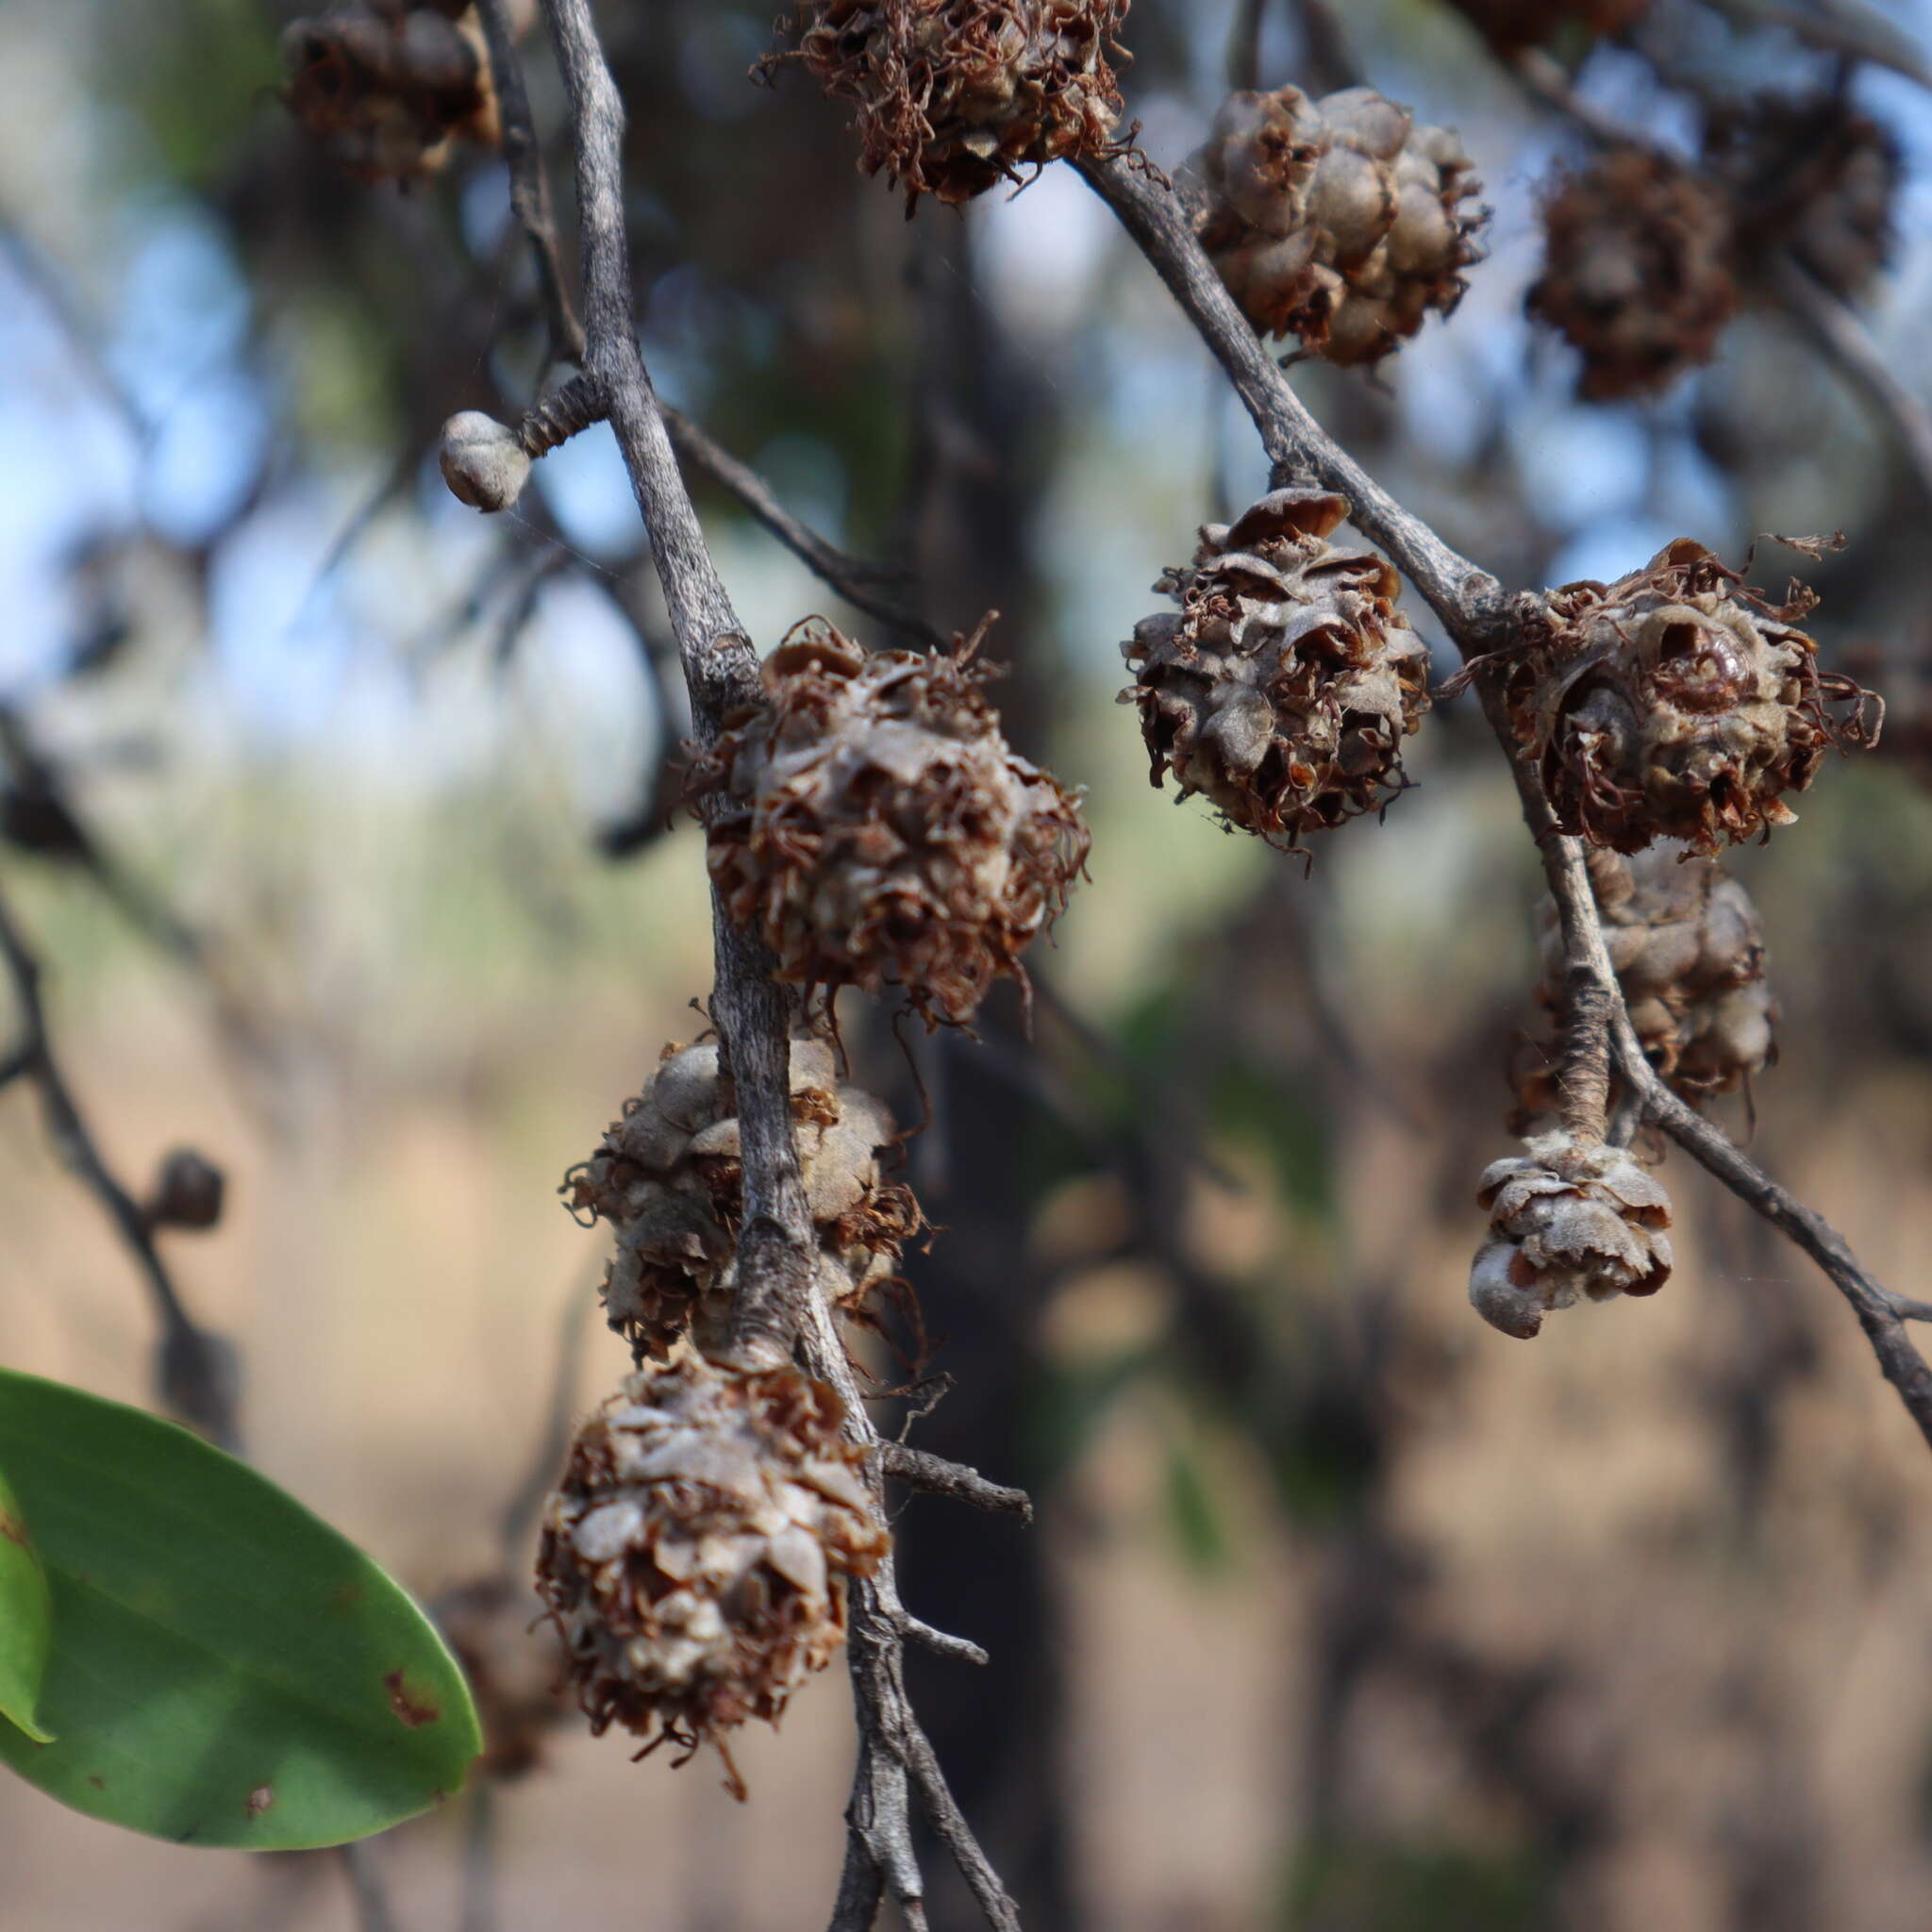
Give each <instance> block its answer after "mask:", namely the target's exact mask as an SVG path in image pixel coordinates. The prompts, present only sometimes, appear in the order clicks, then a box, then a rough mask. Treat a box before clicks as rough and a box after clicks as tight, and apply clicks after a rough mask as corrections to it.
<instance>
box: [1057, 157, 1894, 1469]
mask: <svg viewBox="0 0 1932 1932" xmlns="http://www.w3.org/2000/svg"><path fill="white" fill-rule="evenodd" d="M1075 165H1076V166H1077V167H1078V168H1079V170H1080V172H1081V174H1082V175H1084V176H1085V177H1086V179H1087V182H1088V184H1089V186H1090V187H1091V188H1092V189H1093V190H1094V192H1096V193H1097V194H1099V195H1100V196H1101V198H1102V199H1103V200H1104V201H1106V202H1107V203H1108V206H1109V207H1111V208H1113V210H1114V212H1115V214H1116V215H1117V216H1119V218H1120V221H1121V223H1122V225H1123V226H1124V227H1125V228H1126V230H1127V232H1128V233H1129V234H1130V235H1131V236H1132V237H1133V239H1134V240H1135V242H1137V243H1138V244H1139V245H1140V248H1141V252H1142V254H1144V255H1145V256H1146V257H1147V258H1148V260H1149V262H1150V264H1151V265H1152V266H1153V268H1154V269H1155V271H1156V272H1157V273H1158V275H1159V276H1160V278H1161V279H1162V281H1164V282H1165V283H1166V284H1167V286H1168V288H1169V289H1170V290H1171V291H1173V292H1174V297H1175V299H1176V300H1177V301H1179V303H1180V304H1181V307H1182V308H1184V309H1185V310H1186V311H1187V313H1188V315H1189V317H1190V318H1191V320H1192V321H1193V323H1194V325H1195V327H1196V328H1197V329H1198V330H1199V331H1200V333H1201V335H1202V337H1203V338H1204V340H1205V341H1207V343H1208V347H1209V348H1210V349H1212V350H1213V352H1214V354H1215V356H1216V357H1217V358H1219V360H1220V362H1221V364H1222V366H1223V367H1224V369H1225V370H1226V371H1227V373H1228V375H1229V377H1230V379H1231V380H1232V381H1233V383H1234V386H1235V389H1236V391H1237V392H1238V393H1239V394H1240V396H1241V401H1242V403H1243V404H1244V405H1245V406H1246V408H1247V410H1248V413H1249V415H1250V416H1251V417H1252V418H1253V419H1254V423H1255V426H1256V428H1257V430H1258V431H1259V433H1260V436H1261V441H1262V444H1263V446H1264V448H1265V449H1266V450H1267V452H1268V457H1269V460H1270V463H1271V464H1272V465H1273V466H1274V472H1275V480H1276V481H1277V482H1288V481H1301V480H1307V479H1309V478H1312V479H1313V480H1315V481H1317V482H1319V483H1321V484H1322V485H1323V486H1324V487H1325V488H1327V489H1330V490H1334V491H1338V492H1339V493H1340V494H1341V495H1343V496H1345V497H1347V498H1348V500H1349V502H1350V503H1351V505H1352V506H1353V507H1354V514H1353V521H1354V522H1355V524H1356V525H1357V528H1359V529H1360V530H1362V531H1363V532H1364V533H1365V534H1366V535H1368V536H1369V537H1370V538H1371V539H1373V540H1374V541H1375V542H1377V543H1379V544H1380V545H1381V546H1382V548H1383V549H1385V550H1386V551H1388V553H1389V554H1390V556H1391V558H1393V559H1394V560H1395V562H1396V563H1397V564H1398V565H1399V566H1400V567H1401V568H1402V569H1403V570H1404V571H1405V572H1406V573H1407V575H1408V576H1409V577H1410V579H1411V580H1412V581H1413V582H1414V583H1415V585H1416V587H1417V588H1418V589H1419V590H1420V591H1422V592H1423V594H1424V597H1425V598H1427V600H1428V602H1429V604H1430V605H1431V606H1432V607H1433V608H1434V609H1435V610H1436V613H1437V614H1438V616H1440V617H1441V620H1442V623H1443V625H1444V627H1445V628H1446V629H1447V630H1448V632H1449V635H1450V636H1451V637H1452V638H1453V639H1454V640H1455V641H1456V642H1457V644H1458V645H1459V646H1460V648H1461V650H1462V652H1463V655H1464V658H1466V659H1467V658H1472V657H1474V656H1477V655H1479V654H1480V653H1481V652H1482V651H1484V650H1486V649H1493V648H1496V647H1497V646H1499V645H1502V644H1505V643H1507V642H1508V641H1511V637H1512V633H1513V631H1514V629H1515V625H1516V624H1517V623H1518V622H1520V621H1521V620H1522V619H1523V618H1525V617H1527V616H1530V615H1532V614H1534V613H1535V612H1536V610H1537V609H1538V608H1539V606H1540V600H1539V599H1537V598H1535V597H1532V596H1529V595H1526V594H1525V595H1524V596H1522V597H1518V598H1513V599H1512V598H1510V597H1508V596H1507V594H1506V593H1505V591H1504V590H1503V588H1502V586H1501V585H1500V584H1498V583H1497V581H1496V580H1495V578H1493V577H1492V576H1491V575H1489V574H1488V573H1487V572H1485V571H1480V570H1478V569H1476V567H1475V566H1474V564H1471V563H1469V562H1468V561H1467V560H1466V559H1465V558H1460V557H1458V556H1457V554H1456V552H1455V551H1453V550H1451V549H1450V548H1449V546H1448V545H1447V544H1445V543H1444V542H1443V541H1441V538H1439V537H1438V536H1437V535H1436V534H1435V532H1434V531H1433V530H1431V529H1430V528H1429V527H1428V526H1427V525H1425V524H1424V523H1422V521H1421V520H1420V519H1419V518H1417V517H1414V516H1412V515H1411V514H1410V513H1409V512H1408V511H1407V510H1405V509H1403V508H1402V507H1401V506H1400V505H1399V504H1397V503H1396V502H1395V501H1394V500H1393V499H1392V498H1391V497H1390V496H1389V495H1388V493H1387V492H1386V491H1383V490H1382V489H1381V488H1380V487H1379V486H1378V485H1377V484H1375V483H1374V481H1373V480H1372V479H1371V478H1370V477H1369V476H1368V475H1366V474H1365V473H1364V472H1363V471H1362V469H1361V468H1360V466H1359V465H1358V464H1357V463H1356V462H1355V461H1354V460H1353V459H1352V458H1349V457H1348V456H1347V455H1346V454H1345V453H1344V452H1343V451H1342V450H1341V449H1340V448H1339V447H1338V446H1337V445H1336V444H1335V443H1334V441H1332V440H1331V439H1330V438H1329V437H1328V436H1327V434H1326V433H1325V432H1324V430H1323V429H1322V428H1321V426H1320V425H1318V424H1317V423H1316V422H1315V420H1314V418H1313V417H1312V416H1310V415H1309V414H1308V412H1307V409H1306V408H1304V407H1303V405H1302V403H1301V400H1300V398H1299V397H1297V396H1296V395H1295V394H1294V393H1293V391H1291V389H1290V388H1289V387H1288V383H1287V379H1286V377H1285V376H1283V375H1282V373H1281V372H1280V370H1279V369H1277V368H1276V367H1275V365H1274V361H1273V359H1272V358H1270V357H1269V356H1268V354H1267V352H1266V351H1265V350H1264V349H1263V348H1262V346H1261V344H1260V341H1259V340H1258V339H1257V336H1256V335H1255V332H1254V330H1253V329H1252V328H1250V327H1249V326H1248V324H1247V322H1246V320H1245V319H1244V318H1243V317H1242V315H1241V311H1240V309H1239V308H1236V307H1235V305H1234V302H1233V300H1232V298H1231V297H1230V296H1229V295H1228V294H1227V291H1225V290H1224V288H1223V287H1222V286H1221V283H1220V280H1219V278H1218V277H1217V276H1216V275H1215V274H1214V270H1213V267H1212V265H1211V264H1210V263H1209V262H1208V258H1207V256H1206V255H1205V253H1204V252H1203V251H1202V248H1201V245H1200V243H1199V242H1198V241H1197V240H1196V239H1195V236H1194V233H1193V230H1192V227H1191V225H1190V224H1189V222H1188V220H1187V217H1186V215H1185V213H1184V212H1183V211H1182V208H1181V207H1180V204H1179V201H1178V200H1177V198H1176V197H1175V195H1174V192H1173V191H1172V190H1171V189H1168V188H1165V187H1162V186H1161V185H1159V184H1158V182H1157V181H1156V180H1154V179H1153V178H1152V177H1151V175H1150V174H1149V173H1148V171H1146V170H1145V169H1141V170H1139V171H1136V170H1134V169H1132V168H1131V167H1130V165H1129V164H1128V163H1127V162H1126V161H1124V160H1123V161H1113V162H1107V161H1091V160H1082V161H1079V162H1076V163H1075ZM1484 709H1485V711H1486V713H1487V714H1488V716H1489V718H1490V722H1491V726H1492V728H1493V729H1494V731H1495V733H1496V736H1497V738H1498V741H1500V742H1501V744H1502V746H1503V748H1504V752H1505V755H1506V756H1507V758H1508V760H1509V765H1510V770H1511V772H1512V774H1513V775H1514V777H1515V780H1516V785H1517V790H1518V792H1519V794H1520V795H1521V798H1522V802H1523V808H1524V818H1525V820H1526V821H1527V823H1528V825H1529V828H1530V831H1531V834H1532V835H1533V836H1534V837H1535V839H1536V841H1537V844H1538V847H1539V849H1540V850H1541V853H1542V856H1543V864H1544V870H1545V872H1546V874H1547V875H1548V879H1549V885H1550V891H1551V893H1552V895H1553V896H1554V898H1555V899H1556V902H1557V908H1558V912H1559V914H1560V916H1561V918H1562V920H1563V923H1564V933H1565V938H1566V943H1567V947H1568V950H1569V953H1570V960H1571V966H1572V969H1573V970H1575V969H1576V968H1577V967H1578V966H1579V965H1580V966H1581V968H1582V970H1583V975H1584V977H1585V978H1587V979H1593V981H1594V983H1595V985H1596V986H1597V987H1598V988H1599V989H1600V991H1601V993H1602V995H1603V996H1604V997H1605V998H1606V999H1607V1002H1608V1007H1609V1024H1610V1037H1611V1041H1612V1044H1613V1046H1614V1049H1615V1054H1616V1059H1617V1064H1618V1069H1619V1071H1620V1072H1621V1073H1622V1074H1623V1075H1624V1079H1625V1081H1626V1082H1627V1083H1628V1084H1629V1085H1630V1086H1631V1087H1632V1088H1633V1089H1634V1090H1635V1091H1637V1092H1638V1093H1639V1094H1641V1097H1642V1101H1643V1106H1644V1110H1645V1112H1646V1113H1647V1114H1648V1115H1649V1117H1650V1118H1651V1119H1653V1120H1655V1121H1656V1122H1657V1124H1659V1125H1660V1126H1661V1127H1662V1128H1663V1129H1664V1131H1665V1132H1666V1133H1667V1134H1669V1135H1670V1136H1671V1138H1672V1139H1673V1140H1674V1141H1677V1142H1678V1143H1679V1144H1680V1145H1681V1146H1683V1147H1684V1148H1685V1149H1686V1150H1687V1151H1688V1152H1689V1153H1690V1154H1691V1157H1692V1158H1693V1159H1695V1160H1697V1161H1698V1162H1699V1163H1700V1164H1701V1165H1703V1166H1704V1167H1705V1168H1707V1170H1708V1171H1709V1172H1710V1173H1712V1174H1715V1175H1716V1176H1717V1177H1718V1178H1719V1179H1720V1180H1721V1181H1723V1182H1724V1185H1725V1186H1726V1187H1728V1188H1729V1189H1730V1190H1731V1191H1732V1192H1733V1193H1735V1194H1736V1195H1737V1196H1738V1197H1739V1199H1740V1200H1741V1201H1743V1202H1744V1203H1745V1204H1746V1205H1747V1206H1748V1207H1750V1208H1753V1209H1754V1210H1755V1211H1756V1212H1757V1213H1758V1214H1760V1215H1762V1216H1763V1217H1764V1219H1765V1220H1767V1221H1768V1222H1770V1223H1771V1224H1773V1225H1774V1226H1775V1227H1777V1228H1778V1229H1779V1230H1780V1231H1781V1232H1783V1233H1784V1234H1785V1235H1787V1236H1788V1237H1789V1238H1790V1240H1791V1241H1793V1242H1795V1243H1796V1244H1797V1246H1799V1247H1800V1248H1802V1249H1803V1250H1804V1251H1805V1253H1806V1254H1807V1255H1809V1256H1810V1257H1811V1258H1812V1259H1813V1260H1814V1261H1816V1262H1817V1263H1818V1265H1819V1266H1820V1267H1821V1268H1822V1269H1823V1270H1824V1273H1825V1274H1826V1275H1827V1276H1828V1277H1829V1279H1830V1280H1831V1282H1832V1283H1833V1285H1834V1286H1835V1287H1836V1288H1837V1289H1838V1290H1839V1291H1840V1293H1841V1294H1843V1295H1844V1297H1845V1299H1846V1300H1847V1301H1848V1302H1850V1303H1851V1305H1852V1308H1853V1311H1854V1312H1855V1313H1856V1314H1857V1317H1858V1322H1859V1324H1860V1326H1862V1327H1863V1329H1864V1331H1865V1335H1866V1339H1867V1340H1868V1341H1870V1343H1871V1345H1872V1349H1873V1353H1874V1355H1875V1356H1876V1357H1877V1358H1878V1364H1879V1367H1880V1369H1881V1370H1882V1371H1883V1373H1884V1374H1885V1376H1886V1379H1887V1380H1888V1381H1890V1383H1891V1384H1892V1386H1893V1387H1894V1388H1895V1389H1896V1390H1897V1391H1898V1392H1899V1395H1900V1398H1901V1399H1902V1400H1903V1401H1904V1403H1905V1405H1906V1407H1907V1411H1908V1412H1909V1413H1910V1415H1911V1417H1912V1419H1913V1421H1914V1422H1916V1423H1917V1424H1918V1425H1919V1428H1920V1431H1921V1433H1922V1434H1924V1437H1925V1439H1926V1441H1927V1443H1928V1445H1932V1370H1928V1368H1927V1367H1926V1364H1925V1362H1924V1359H1923V1358H1922V1357H1920V1355H1919V1353H1918V1351H1917V1349H1916V1348H1914V1346H1913V1345H1912V1342H1911V1340H1910V1338H1909V1337H1908V1336H1907V1333H1906V1330H1905V1326H1904V1316H1903V1314H1902V1312H1901V1310H1902V1307H1903V1305H1902V1304H1901V1303H1900V1301H1899V1300H1898V1299H1897V1298H1896V1297H1894V1296H1893V1295H1891V1294H1890V1292H1889V1291H1887V1290H1886V1289H1884V1288H1883V1287H1881V1286H1880V1285H1879V1284H1878V1282H1877V1281H1875V1280H1874V1278H1873V1277H1872V1276H1871V1274H1868V1273H1867V1272H1866V1271H1865V1269H1864V1268H1863V1267H1862V1266H1861V1265H1860V1264H1859V1262H1858V1260H1857V1257H1856V1256H1855V1255H1854V1254H1853V1253H1852V1250H1851V1248H1850V1247H1849V1246H1848V1245H1847V1243H1846V1242H1845V1241H1844V1239H1843V1237H1842V1236H1841V1235H1840V1234H1839V1233H1838V1231H1837V1230H1836V1229H1835V1228H1833V1227H1832V1226H1831V1225H1830V1224H1828V1223H1827V1222H1825V1221H1824V1219H1823V1218H1822V1217H1821V1216H1819V1215H1817V1214H1815V1213H1813V1212H1812V1211H1811V1210H1810V1209H1809V1208H1807V1207H1806V1206H1805V1205H1804V1204H1803V1203H1802V1202H1800V1201H1799V1200H1798V1199H1797V1198H1796V1197H1795V1196H1794V1195H1792V1194H1791V1193H1790V1191H1788V1190H1786V1189H1784V1188H1782V1187H1780V1186H1779V1185H1778V1184H1777V1183H1776V1182H1775V1181H1773V1180H1772V1179H1771V1178H1770V1177H1769V1176H1767V1175H1766V1174H1762V1173H1761V1172H1760V1171H1759V1170H1758V1169H1757V1166H1756V1165H1754V1164H1753V1162H1752V1161H1751V1160H1750V1159H1749V1158H1747V1157H1746V1156H1745V1155H1744V1154H1742V1153H1741V1152H1740V1150H1739V1149H1738V1148H1737V1147H1735V1146H1734V1145H1733V1144H1732V1143H1731V1141H1729V1139H1728V1138H1727V1137H1726V1136H1725V1135H1724V1132H1723V1131H1722V1130H1721V1129H1720V1128H1718V1127H1715V1126H1713V1125H1712V1124H1710V1123H1709V1122H1708V1121H1707V1120H1705V1119H1704V1117H1703V1116H1702V1115H1701V1114H1698V1113H1697V1112H1695V1111H1694V1110H1693V1109H1692V1108H1689V1107H1687V1106H1686V1105H1685V1104H1684V1103H1683V1102H1682V1101H1681V1100H1679V1099H1678V1098H1677V1097H1676V1095H1675V1094H1674V1093H1672V1092H1671V1091H1670V1090H1669V1088H1668V1087H1666V1086H1665V1085H1664V1083H1663V1081H1662V1079H1661V1078H1660V1077H1659V1075H1658V1074H1657V1070H1656V1069H1655V1068H1654V1067H1652V1066H1651V1064H1650V1062H1649V1060H1648V1059H1646V1058H1644V1055H1643V1052H1642V1048H1641V1045H1640V1044H1639V1042H1638V1039H1637V1033H1636V1029H1635V1027H1633V1026H1632V1025H1631V1024H1630V1016H1629V1013H1628V1012H1627V1010H1626V1009H1625V1008H1624V999H1623V992H1622V989H1621V988H1620V987H1619V985H1618V982H1617V977H1616V974H1615V973H1614V972H1613V971H1612V969H1611V966H1610V957H1609V950H1608V948H1607V945H1606V944H1605V942H1604V936H1603V928H1602V924H1601V922H1600V920H1599V918H1598V914H1597V906H1596V900H1595V897H1594V895H1593V893H1592V892H1591V886H1590V874H1589V869H1588V867H1587V865H1586V864H1585V860H1584V854H1583V847H1582V844H1581V842H1580V841H1577V840H1575V839H1573V838H1568V837H1563V836H1559V835H1558V833H1557V824H1556V819H1555V817H1554V814H1553V813H1552V812H1551V810H1550V807H1549V802H1548V800H1547V799H1546V798H1545V797H1544V796H1543V793H1542V790H1541V785H1540V784H1539V782H1538V780H1537V776H1536V773H1535V771H1534V769H1533V767H1531V766H1530V765H1528V764H1526V763H1524V760H1523V759H1522V758H1520V757H1519V756H1518V755H1517V748H1516V744H1515V739H1514V734H1513V732H1512V730H1511V728H1510V725H1509V721H1508V719H1507V716H1506V715H1504V713H1503V710H1502V708H1501V705H1500V702H1499V699H1498V694H1497V692H1496V691H1495V690H1494V688H1493V684H1492V683H1491V682H1490V681H1488V680H1486V681H1485V690H1484Z"/></svg>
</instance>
